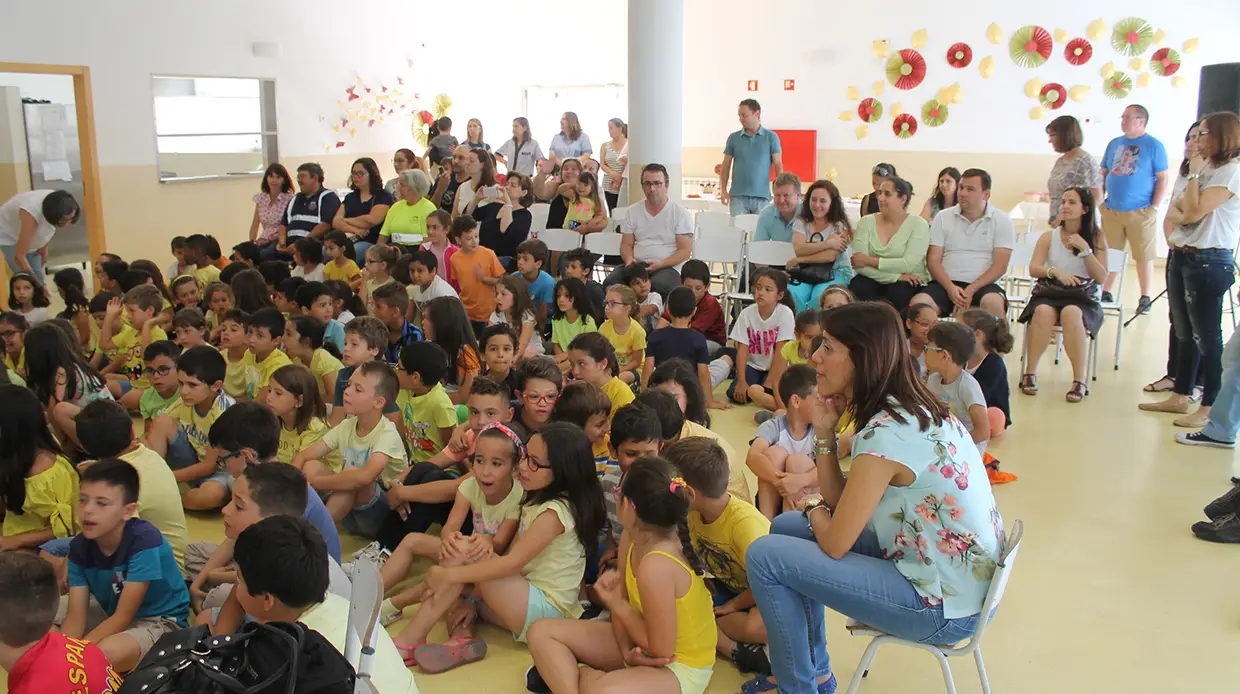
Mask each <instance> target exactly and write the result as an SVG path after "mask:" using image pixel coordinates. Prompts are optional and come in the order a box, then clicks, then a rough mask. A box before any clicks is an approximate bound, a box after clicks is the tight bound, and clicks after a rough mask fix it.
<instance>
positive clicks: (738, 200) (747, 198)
mask: <svg viewBox="0 0 1240 694" xmlns="http://www.w3.org/2000/svg"><path fill="white" fill-rule="evenodd" d="M769 204H771V199H770V198H760V197H757V196H756V195H733V196H732V200H731V201H730V202H729V203H728V211H729V212H731V213H732V216H733V217H735V216H736V215H738V214H758V213H759V212H761V211H762V210H763V208H765V207H766V206H767V205H769Z"/></svg>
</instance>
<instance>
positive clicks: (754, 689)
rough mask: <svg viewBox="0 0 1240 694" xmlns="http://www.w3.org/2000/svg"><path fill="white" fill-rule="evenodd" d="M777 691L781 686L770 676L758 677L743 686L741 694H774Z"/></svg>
mask: <svg viewBox="0 0 1240 694" xmlns="http://www.w3.org/2000/svg"><path fill="white" fill-rule="evenodd" d="M776 689H779V686H778V685H776V684H775V683H774V682H772V681H771V680H770V676H769V675H758V676H757V677H755V678H753V679H751V680H749V681H748V682H745V683H743V684H741V694H761V693H762V692H773V691H775V690H776Z"/></svg>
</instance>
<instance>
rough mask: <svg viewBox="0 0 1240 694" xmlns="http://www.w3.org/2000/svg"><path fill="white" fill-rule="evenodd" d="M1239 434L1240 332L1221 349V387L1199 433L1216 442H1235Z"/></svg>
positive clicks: (1233, 334) (1232, 336) (1235, 333)
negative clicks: (1205, 422)
mask: <svg viewBox="0 0 1240 694" xmlns="http://www.w3.org/2000/svg"><path fill="white" fill-rule="evenodd" d="M1237 432H1240V330H1237V331H1236V332H1234V333H1232V335H1231V339H1230V340H1228V341H1227V346H1226V347H1224V348H1223V385H1222V387H1221V388H1220V389H1219V391H1218V397H1217V398H1215V400H1214V406H1213V407H1211V408H1210V422H1209V423H1208V424H1206V428H1205V429H1202V430H1201V433H1203V434H1205V435H1206V436H1209V437H1210V438H1212V439H1214V440H1216V441H1235V440H1236V434H1237Z"/></svg>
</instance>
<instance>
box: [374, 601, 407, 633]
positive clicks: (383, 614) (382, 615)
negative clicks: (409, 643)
mask: <svg viewBox="0 0 1240 694" xmlns="http://www.w3.org/2000/svg"><path fill="white" fill-rule="evenodd" d="M404 616H405V614H404V612H403V611H402V610H401V609H400V608H398V607H396V606H395V605H393V604H392V599H391V598H385V599H384V600H383V604H382V605H381V606H380V608H379V624H382V625H383V626H385V627H390V626H392V625H393V624H395V623H397V622H399V621H400V620H401V618H402V617H404Z"/></svg>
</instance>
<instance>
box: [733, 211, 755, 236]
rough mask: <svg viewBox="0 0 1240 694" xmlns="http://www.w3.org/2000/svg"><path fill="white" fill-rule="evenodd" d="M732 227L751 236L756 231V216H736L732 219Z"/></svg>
mask: <svg viewBox="0 0 1240 694" xmlns="http://www.w3.org/2000/svg"><path fill="white" fill-rule="evenodd" d="M732 226H734V227H736V228H737V229H744V230H745V231H748V232H749V233H751V234H752V233H753V232H755V231H757V230H758V215H756V214H738V215H736V217H734V218H733V219H732Z"/></svg>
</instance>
